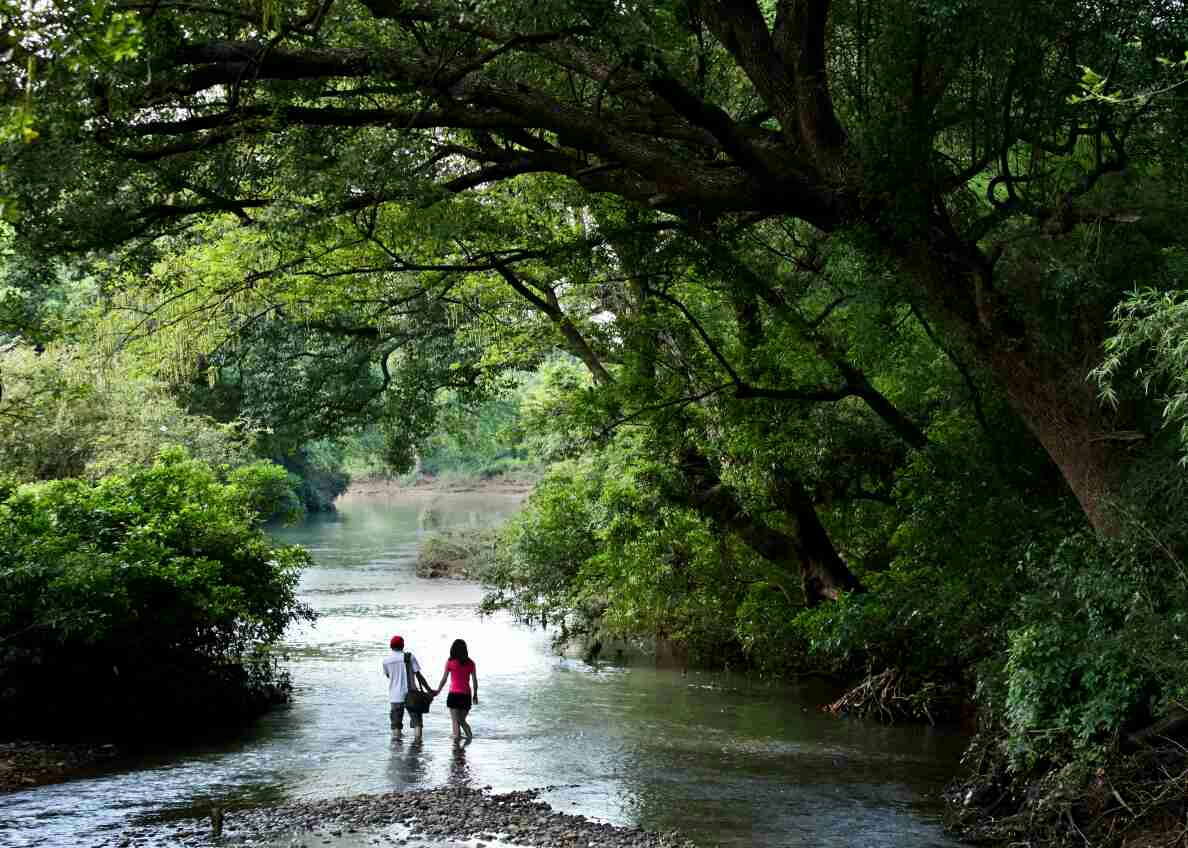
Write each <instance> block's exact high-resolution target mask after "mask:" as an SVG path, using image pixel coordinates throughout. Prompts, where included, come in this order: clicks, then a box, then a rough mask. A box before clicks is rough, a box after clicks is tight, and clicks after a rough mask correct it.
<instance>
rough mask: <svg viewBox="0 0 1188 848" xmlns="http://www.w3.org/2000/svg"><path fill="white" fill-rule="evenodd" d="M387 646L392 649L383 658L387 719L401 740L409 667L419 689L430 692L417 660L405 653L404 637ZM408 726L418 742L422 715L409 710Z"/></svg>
mask: <svg viewBox="0 0 1188 848" xmlns="http://www.w3.org/2000/svg"><path fill="white" fill-rule="evenodd" d="M388 646H389V647H390V648H391V649H392V652H391V653H390V654H388V656H387V657H385V658H384V676H385V677H387V678H388V702H389V703H390V704H391V707H390V709H389V712H388V718H389V720H390V721H391V724H392V730H393V732H394V733H395V734H396V738H397V739H401V738H403V736H404V699H405V698H406V697H408V690H409V686H410V684H411V681H410V680H409V679H408V668H409V666H412V671H413V674H415V675H416V677H417V680H418V681H419V682H420V684H421V688H422V689H425V690H430V691H431V689H430V686H429V682H428V681H427V680H425V678H424V677H423V676H422V675H421V664H420V663H418V662H417V658H416V657H414V656H413V655H412V652H411V651H409V652H407V653H406V652H405V650H404V637H403V636H393V637H392V639H391V641H390V642H389V643H388ZM405 656H407V657H408V660H409V661H408V662H407V663H406V662H405V661H404V658H405ZM408 726H409V727H411V728H412V729H413V730H414V731H415V733H416V735H415V736H414V737H413V738H414V739H415V740H417V741H420V739H421V733H422V732H423V730H424V726H425V715H424V713H414V712H413V711H412V710H409V711H408Z"/></svg>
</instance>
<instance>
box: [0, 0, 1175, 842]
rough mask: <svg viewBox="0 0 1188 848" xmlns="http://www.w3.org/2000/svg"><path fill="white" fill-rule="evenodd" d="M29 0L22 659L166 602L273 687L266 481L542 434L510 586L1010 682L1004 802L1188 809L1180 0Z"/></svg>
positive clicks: (978, 743)
mask: <svg viewBox="0 0 1188 848" xmlns="http://www.w3.org/2000/svg"><path fill="white" fill-rule="evenodd" d="M4 13H5V24H4V29H3V32H0V38H2V39H3V40H2V43H0V48H2V51H3V52H2V54H0V55H2V56H3V65H2V68H0V73H2V76H0V79H2V81H3V85H4V86H5V105H4V112H3V121H4V123H3V130H2V132H3V137H2V139H0V141H2V143H3V159H2V163H0V167H2V168H3V171H2V172H0V197H2V199H3V214H4V217H5V219H6V220H7V222H8V223H7V225H6V227H7V229H6V230H5V232H4V240H5V247H4V250H5V255H4V261H3V268H2V272H3V275H4V276H3V284H2V288H0V334H2V335H0V339H2V341H0V351H2V352H0V381H2V387H3V388H2V391H3V394H0V421H3V422H4V427H3V430H2V431H0V460H2V462H3V465H2V470H3V471H4V473H5V474H6V475H7V478H6V481H5V482H4V483H3V485H2V486H0V494H3V495H4V496H5V498H6V500H5V503H4V506H2V507H0V510H2V511H0V520H3V522H4V524H3V525H2V526H3V527H4V532H5V533H8V534H10V535H9V536H7V537H6V539H7V544H6V545H4V546H0V550H4V551H5V553H4V554H0V578H2V579H3V580H4V581H5V584H4V588H5V589H6V590H7V591H6V595H7V596H8V597H10V598H13V599H17V600H14V601H13V602H12V603H9V604H7V605H6V606H5V607H4V608H3V617H0V636H2V637H3V638H4V642H3V643H0V644H3V645H4V647H3V650H4V651H5V654H4V656H5V660H4V661H5V673H6V674H8V675H10V676H9V678H8V679H9V680H10V681H11V680H12V679H14V678H13V677H12V675H13V674H18V675H20V674H24V675H26V678H27V679H25V678H22V680H23V682H22V683H21V684H20V685H19V686H16V687H15V688H14V687H10V690H9V692H10V694H11V693H13V692H16V693H17V695H14V696H13V697H14V698H15V699H16V701H19V700H20V697H32V696H31V695H29V693H35V692H37V691H40V690H39V689H38V687H43V686H46V685H49V684H48V683H47V682H46V681H45V680H44V679H42V678H38V677H37V676H36V675H32V676H31V677H30V676H29V675H31V674H32V673H31V672H29V669H30V668H33V666H34V665H39V666H44V665H45V662H44V661H45V660H46V659H47V658H51V659H52V658H59V659H60V658H61V657H62V656H64V655H67V654H69V653H70V651H72V650H73V649H74V646H76V645H78V644H85V645H89V646H92V647H94V646H96V645H99V644H109V645H110V644H114V643H111V642H105V640H116V642H120V640H122V644H124V645H125V646H127V645H131V644H135V643H136V642H137V640H139V639H142V638H143V632H144V631H143V626H144V625H143V623H141V624H133V623H131V621H132V619H133V618H135V617H136V616H138V615H141V614H142V611H143V610H145V609H151V610H153V611H154V615H155V614H156V612H161V615H162V616H163V617H162V618H161V619H160V620H161V621H163V622H166V623H173V624H175V623H176V622H177V621H179V620H184V621H186V622H187V625H186V626H187V628H193V630H194V632H195V633H199V634H201V638H197V640H196V641H195V642H194V643H193V644H182V643H179V645H177V646H175V647H180V648H181V649H183V650H185V651H188V652H189V653H190V654H194V653H195V651H197V653H198V654H200V655H202V656H204V657H205V658H206V660H207V661H209V671H210V673H211V674H214V675H216V676H217V675H223V676H226V674H227V669H228V668H231V669H235V672H234V674H232V676H233V677H235V676H238V679H239V680H241V681H242V680H255V681H257V683H258V684H259V685H258V686H257V687H256V690H255V691H256V692H257V694H258V695H260V697H254V698H252V699H249V700H251V701H252V703H264V702H267V701H268V700H269V699H270V698H273V697H283V689H284V686H283V679H282V677H281V676H279V675H280V672H279V671H278V670H277V669H276V667H275V665H271V666H270V665H269V660H268V656H267V646H268V645H269V644H270V643H271V641H275V637H276V635H277V634H278V633H279V632H280V630H278V628H281V629H283V626H284V624H285V623H287V622H288V621H291V620H293V619H295V618H300V617H303V616H308V611H305V610H302V609H300V608H299V607H298V606H297V605H295V603H294V601H293V599H292V593H291V590H292V585H293V582H292V581H293V580H294V579H295V577H294V575H295V571H296V569H297V568H299V567H300V554H299V553H298V552H292V551H290V552H285V553H283V554H282V555H281V556H280V557H279V558H277V557H273V558H272V559H269V557H270V554H269V553H267V551H266V550H265V549H264V548H255V549H254V550H255V551H256V553H255V554H254V555H253V557H249V559H251V560H252V562H254V563H256V564H255V565H253V566H251V567H248V566H246V565H244V564H243V563H240V564H238V565H236V564H234V562H233V560H234V557H235V556H237V555H238V553H236V552H239V553H241V552H242V551H244V550H246V549H247V548H251V547H252V546H253V545H264V544H266V542H263V541H261V540H262V539H263V537H262V536H261V535H260V529H259V525H260V522H261V521H263V520H264V519H265V518H267V517H269V516H276V515H282V514H288V513H291V512H292V511H293V510H295V509H296V508H297V504H298V502H302V503H304V504H305V506H306V507H307V508H315V509H317V508H325V507H326V506H327V505H328V504H329V503H331V502H332V500H333V497H334V495H335V494H336V493H337V492H339V491H341V490H342V487H343V486H345V484H346V480H347V476H346V471H347V470H348V469H350V470H353V471H356V472H361V471H375V470H381V469H382V470H383V471H384V472H385V473H393V474H401V473H408V472H410V471H412V470H415V469H418V468H419V469H420V470H421V471H422V472H425V471H428V472H441V471H448V470H457V469H462V470H465V471H467V472H469V473H475V474H479V475H490V474H497V473H501V472H505V471H516V470H522V469H525V468H542V469H545V470H544V476H543V478H542V479H541V481H540V482H539V484H538V485H537V487H536V488H535V490H534V492H533V494H532V496H531V498H530V499H529V501H528V503H527V505H526V508H525V509H524V510H523V512H522V513H521V514H520V515H519V516H517V518H516V519H515V520H513V521H512V522H511V524H510V525H509V526H508V527H507V528H506V530H505V531H504V533H503V534H502V536H501V539H500V543H499V545H498V548H497V552H496V555H495V557H494V560H493V562H492V563H491V564H490V566H489V569H488V572H487V574H486V579H487V581H488V583H489V584H490V586H491V587H492V590H491V593H490V595H489V596H488V600H487V605H488V606H489V607H490V608H506V609H510V610H512V611H513V612H514V613H515V614H516V615H518V616H520V617H521V618H523V619H524V620H526V621H531V622H538V623H542V624H545V625H552V626H555V627H557V628H558V630H559V632H560V633H562V634H563V635H564V636H566V637H575V638H587V639H598V638H602V637H604V636H617V637H623V638H637V637H647V638H650V639H664V640H667V641H669V642H671V643H674V644H676V645H678V646H679V649H680V651H681V652H683V653H684V654H685V655H686V656H687V657H688V659H689V661H691V662H698V661H706V660H708V659H710V658H721V657H723V656H726V657H728V658H729V661H730V662H731V663H732V664H742V665H748V666H752V667H755V668H758V669H760V670H761V671H763V672H764V673H770V674H773V675H795V674H801V673H807V672H813V673H820V672H825V673H829V674H832V675H836V676H837V677H838V678H839V680H843V681H846V682H848V683H849V684H851V685H852V686H853V688H852V689H851V690H850V692H849V693H848V694H847V695H846V696H845V697H844V698H843V699H842V701H841V702H839V705H840V706H842V707H844V708H846V709H848V710H850V711H853V712H858V713H865V714H870V715H876V716H879V717H882V718H885V719H890V720H899V719H904V718H911V719H915V720H926V721H937V720H952V719H955V718H956V717H958V716H960V715H961V714H962V713H963V712H965V713H967V714H968V713H969V712H970V711H971V710H975V711H976V713H977V717H978V721H977V723H978V730H979V734H978V736H977V737H976V739H975V740H974V742H973V745H972V746H971V757H970V763H971V770H972V773H973V776H972V777H971V778H970V779H969V783H968V784H966V786H965V787H964V788H963V790H962V791H959V792H955V793H954V797H953V804H952V807H953V820H952V824H953V826H954V827H955V828H956V829H958V830H959V831H960V832H962V833H963V834H965V835H967V836H971V837H972V836H976V837H980V838H986V839H1000V840H1003V841H1009V840H1011V839H1017V838H1022V837H1027V838H1038V839H1043V840H1047V841H1051V842H1059V841H1062V840H1065V839H1076V838H1077V837H1078V836H1080V837H1082V838H1084V836H1085V835H1087V836H1088V837H1089V838H1091V839H1092V840H1095V841H1094V842H1093V844H1099V843H1100V844H1123V842H1124V841H1126V840H1130V843H1128V844H1134V841H1135V840H1136V839H1144V838H1147V836H1148V835H1150V834H1156V835H1159V837H1160V838H1163V839H1165V841H1166V839H1176V838H1178V839H1180V840H1184V839H1185V838H1186V837H1185V835H1184V834H1185V831H1184V829H1183V819H1184V814H1185V810H1184V798H1185V794H1186V793H1185V787H1186V785H1188V761H1186V760H1185V757H1184V748H1183V746H1182V745H1181V744H1180V742H1179V741H1177V740H1178V739H1182V734H1183V731H1184V726H1185V723H1186V721H1185V717H1186V715H1188V714H1186V711H1185V703H1186V700H1185V699H1186V698H1188V654H1186V653H1185V651H1184V644H1185V639H1188V572H1186V571H1185V567H1184V563H1183V557H1184V552H1185V544H1186V542H1188V535H1186V534H1188V527H1186V526H1185V516H1188V510H1186V508H1185V507H1186V506H1188V504H1186V503H1185V483H1186V479H1188V478H1186V476H1185V470H1184V469H1185V458H1186V456H1188V454H1186V453H1185V451H1186V449H1188V300H1186V299H1185V272H1186V270H1188V251H1186V248H1188V224H1186V221H1188V218H1186V216H1185V214H1184V212H1185V186H1186V185H1188V183H1186V181H1185V166H1186V165H1188V154H1186V153H1185V150H1186V148H1185V145H1184V144H1183V137H1184V130H1185V119H1186V117H1188V112H1186V111H1185V99H1184V96H1183V94H1184V92H1185V91H1186V90H1188V85H1186V82H1188V51H1186V48H1188V19H1186V18H1188V11H1186V10H1185V9H1184V8H1182V6H1181V4H1179V3H1166V2H1118V3H1111V4H1103V5H1100V6H1096V7H1092V8H1086V7H1085V5H1084V4H1082V3H1074V2H1062V0H1049V1H1048V2H1043V3H1035V2H1027V3H1022V2H1011V0H1002V2H996V3H972V2H970V3H963V2H960V0H911V2H892V3H880V4H871V3H867V2H864V0H845V2H842V1H841V0H837V2H832V3H829V2H823V0H779V2H776V0H765V1H764V2H756V0H731V2H718V3H714V2H707V1H705V0H688V2H684V1H683V0H671V1H670V2H653V3H638V4H624V3H609V2H601V1H600V0H567V2H557V3H549V4H547V6H545V5H543V4H534V3H523V2H517V0H481V1H480V2H469V3H453V2H447V0H441V2H429V1H428V0H408V1H407V2H400V1H399V0H354V2H351V0H322V2H312V3H309V4H285V3H281V2H275V1H274V2H262V3H255V2H245V3H236V2H230V3H207V2H197V3H189V2H187V3H179V2H171V1H170V0H161V1H160V2H146V3H139V2H72V0H59V2H52V3H44V4H39V5H35V6H33V7H26V6H23V5H20V4H13V3H8V4H6V5H5V6H4ZM177 446H181V447H182V448H184V452H179V451H178V448H177ZM163 450H164V452H163V453H162V451H163ZM261 459H266V460H272V461H273V462H275V463H279V464H280V465H281V466H283V469H284V470H278V469H277V467H276V466H275V465H270V464H267V463H266V464H260V462H259V460H261ZM37 481H58V482H37ZM187 481H190V482H187ZM193 481H201V482H200V483H195V482H193ZM162 487H163V488H162ZM187 490H199V491H202V492H206V493H207V494H206V495H205V497H206V499H207V501H211V502H213V501H214V500H217V499H219V498H222V499H223V500H220V501H219V502H220V503H224V504H226V509H225V512H224V513H223V514H222V515H221V517H218V518H217V520H216V517H214V516H208V517H207V518H203V517H201V515H198V516H197V517H195V515H197V514H196V513H195V512H194V510H198V511H199V513H200V512H201V509H202V508H203V507H201V506H200V504H199V502H198V501H193V502H187V501H186V499H185V498H184V497H182V496H181V495H178V499H175V500H170V499H169V498H165V497H162V496H161V492H162V491H168V492H171V493H175V494H177V493H179V492H183V491H187ZM113 493H114V494H113ZM214 493H219V494H217V496H216V494H214ZM113 498H114V500H113ZM117 502H118V503H128V502H133V503H136V504H138V506H137V508H136V510H134V511H133V512H132V514H119V515H117V517H116V519H115V520H111V521H109V518H110V516H112V515H113V514H115V513H117V512H118V510H114V508H113V504H115V503H117ZM69 515H73V516H75V517H76V518H77V521H75V523H73V524H71V523H70V522H69V521H66V520H65V519H64V518H63V516H69ZM95 515H101V516H102V519H101V520H99V519H96V518H95V517H94V516H95ZM80 516H83V517H85V516H91V517H90V518H86V519H85V520H84V518H83V517H80ZM178 516H185V517H187V518H186V520H187V521H195V522H197V525H202V524H203V523H204V522H208V523H209V524H210V525H211V526H215V525H216V524H219V522H225V523H223V524H221V525H220V526H222V527H223V528H224V531H223V532H221V533H218V534H213V535H212V537H211V538H210V539H209V544H207V545H206V546H205V547H203V546H198V547H195V546H193V545H191V543H190V541H188V540H189V539H191V538H192V536H193V533H192V529H190V528H191V525H184V526H185V527H186V528H187V529H186V530H185V532H182V531H181V530H178V527H180V526H183V525H181V524H178V523H177V521H178V518H177V517H178ZM64 526H69V527H73V528H75V531H76V533H77V536H70V535H66V536H62V538H66V539H68V540H73V541H71V542H70V544H71V545H73V546H74V548H75V549H79V550H83V549H85V550H87V551H91V552H98V553H100V554H102V557H104V558H105V559H103V562H104V563H105V565H104V569H106V570H102V579H98V578H97V577H96V575H97V574H98V573H99V571H97V567H96V566H95V565H94V564H93V563H92V562H91V561H90V559H89V558H88V557H84V556H77V557H73V558H71V557H63V556H62V552H63V551H64V550H65V548H62V547H57V548H55V547H53V546H47V545H46V544H45V540H46V539H47V538H48V537H50V536H53V537H55V538H58V537H60V536H61V533H60V528H62V527H64ZM195 526H196V525H195ZM96 528H99V529H96ZM104 528H105V529H104ZM144 528H150V530H145V529H144ZM142 530H144V532H140V531H142ZM199 535H202V534H199ZM232 536H234V537H236V538H240V539H241V542H239V543H236V544H235V545H230V546H229V545H227V544H225V543H226V540H227V539H228V538H230V537H232ZM146 539H147V540H148V541H149V542H151V545H152V550H153V551H154V553H153V556H152V557H147V558H146V557H145V556H143V555H141V556H140V558H139V559H136V560H134V562H135V563H140V565H136V566H135V568H144V569H145V571H146V573H145V574H143V575H138V574H133V575H131V576H130V575H129V567H130V566H131V564H132V562H133V561H131V560H128V559H127V556H126V555H127V554H128V552H129V551H132V552H134V553H140V554H142V553H143V550H142V549H141V548H137V547H136V545H141V544H147V543H146V542H145V540H146ZM204 544H205V543H204ZM245 546H246V547H245ZM3 557H7V559H4V558H3ZM146 562H151V563H153V564H152V565H151V566H144V565H143V564H144V563H146ZM184 563H188V564H184ZM268 563H272V565H267V564H268ZM194 569H197V572H195V571H194ZM253 569H255V571H253ZM133 570H135V569H133ZM194 573H201V574H203V575H204V576H205V578H209V582H208V583H206V584H204V583H202V581H194V580H193V579H192V575H193V574H194ZM248 573H257V574H259V579H258V580H255V581H254V582H253V581H248V582H249V583H251V585H250V586H247V587H245V586H240V587H239V588H238V590H237V591H235V592H231V593H228V592H226V591H224V588H225V584H227V583H228V582H230V583H232V584H234V583H235V581H236V580H240V581H241V582H242V576H243V575H244V574H248ZM237 575H238V576H237ZM133 578H135V579H133ZM183 585H184V587H185V590H186V591H185V592H183V593H182V594H181V595H180V597H184V598H185V599H186V600H185V603H184V604H177V603H174V602H173V601H171V602H170V603H164V604H163V603H162V602H161V598H163V597H170V598H176V597H179V596H178V595H177V594H176V592H177V589H178V587H179V586H183ZM195 586H205V587H206V588H204V589H202V591H191V589H193V588H194V587H195ZM46 587H53V588H54V589H55V591H56V590H59V589H60V590H61V591H60V592H57V593H56V594H55V593H54V592H50V593H46V592H45V591H44V590H45V588H46ZM96 587H98V588H96ZM166 587H169V588H168V589H167V588H166ZM286 593H287V594H286ZM264 596H267V597H270V598H271V601H270V602H269V603H263V602H262V603H261V604H260V605H256V606H253V605H252V603H251V602H250V601H251V599H252V598H257V599H259V598H260V597H264ZM40 597H50V598H54V599H56V600H54V601H53V602H52V603H44V604H43V603H41V602H40V601H37V602H35V601H34V600H33V599H35V598H40ZM22 599H23V600H22ZM80 599H82V600H81V601H80ZM113 599H120V604H118V605H115V606H114V607H112V609H110V610H107V612H106V613H105V615H106V617H105V618H103V619H102V621H104V622H107V624H108V625H110V626H106V627H105V628H98V629H97V628H87V627H81V626H78V625H79V624H80V623H81V622H83V621H94V620H95V618H94V611H95V609H96V608H97V607H96V605H98V606H99V607H103V606H104V605H111V604H112V603H113ZM245 599H246V600H245ZM278 599H279V600H278ZM232 601H234V602H232ZM241 601H243V602H244V603H240V602H241ZM216 608H217V609H218V610H219V616H213V617H212V616H207V612H209V611H210V610H212V609H216ZM105 609H106V608H105ZM220 616H221V617H220ZM149 618H152V616H148V617H147V618H146V619H145V620H148V619H149ZM194 644H197V645H200V647H198V648H194V647H193V645H194ZM249 658H250V659H249ZM34 660H36V661H34ZM175 661H176V659H175V658H174V657H172V656H163V657H162V658H161V662H162V663H172V662H175ZM22 664H23V665H22ZM14 668H18V669H22V668H23V669H24V671H18V672H13V669H14ZM269 669H271V670H269ZM253 675H255V676H254V677H253ZM232 688H234V687H232ZM22 692H23V693H26V694H25V695H24V696H22V695H20V693H22ZM133 696H134V693H133V694H131V695H130V696H129V697H133ZM184 700H185V699H184V697H181V696H179V702H184ZM14 702H15V701H14ZM113 712H114V710H113ZM1151 838H1155V837H1154V836H1151Z"/></svg>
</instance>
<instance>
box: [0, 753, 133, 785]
mask: <svg viewBox="0 0 1188 848" xmlns="http://www.w3.org/2000/svg"><path fill="white" fill-rule="evenodd" d="M119 755H120V751H119V749H117V748H116V746H115V745H103V744H97V745H86V744H82V745H61V744H55V743H52V742H35V741H20V742H12V741H10V742H0V795H3V794H4V793H6V792H17V791H19V790H21V789H29V788H30V787H33V786H41V785H42V784H45V783H57V782H59V781H62V780H69V779H70V778H72V777H82V776H84V775H86V774H87V773H89V772H90V771H91V770H92V769H94V768H96V767H98V766H99V765H100V764H102V763H106V762H108V761H110V760H113V759H115V758H116V757H118V756H119Z"/></svg>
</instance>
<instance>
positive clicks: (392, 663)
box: [384, 651, 421, 704]
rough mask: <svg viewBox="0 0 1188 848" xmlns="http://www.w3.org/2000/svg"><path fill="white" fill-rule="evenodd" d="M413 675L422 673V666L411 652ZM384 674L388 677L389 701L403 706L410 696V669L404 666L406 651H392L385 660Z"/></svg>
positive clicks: (409, 655)
mask: <svg viewBox="0 0 1188 848" xmlns="http://www.w3.org/2000/svg"><path fill="white" fill-rule="evenodd" d="M408 657H409V659H410V660H411V661H412V670H413V674H417V673H419V672H420V671H421V664H420V663H418V662H417V658H416V657H414V656H413V655H412V652H411V651H410V652H409V654H408ZM384 674H386V675H387V676H388V701H389V702H390V703H393V704H403V703H404V698H405V696H406V695H407V694H408V683H409V681H408V667H407V666H405V664H404V651H392V653H390V654H388V656H387V657H386V658H385V659H384Z"/></svg>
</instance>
